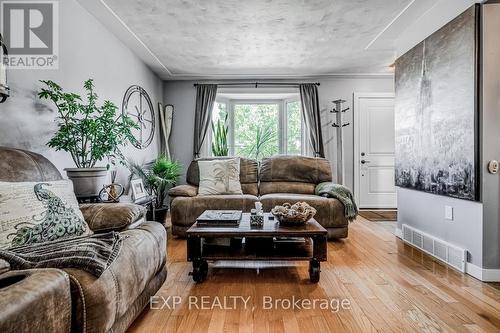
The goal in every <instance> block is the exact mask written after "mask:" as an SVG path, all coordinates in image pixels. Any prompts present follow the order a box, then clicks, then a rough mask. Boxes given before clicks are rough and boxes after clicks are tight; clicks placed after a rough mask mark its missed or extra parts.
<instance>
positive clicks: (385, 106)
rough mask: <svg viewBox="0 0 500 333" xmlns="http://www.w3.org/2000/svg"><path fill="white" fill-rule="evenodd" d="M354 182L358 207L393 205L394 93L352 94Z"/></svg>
mask: <svg viewBox="0 0 500 333" xmlns="http://www.w3.org/2000/svg"><path fill="white" fill-rule="evenodd" d="M354 104H355V106H354V115H355V119H354V122H355V124H354V145H355V147H354V150H355V151H354V174H355V176H354V182H355V184H354V186H355V190H354V191H355V196H356V199H357V202H358V206H359V207H360V208H396V186H395V183H394V95H393V94H354Z"/></svg>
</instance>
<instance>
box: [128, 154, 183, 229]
mask: <svg viewBox="0 0 500 333" xmlns="http://www.w3.org/2000/svg"><path fill="white" fill-rule="evenodd" d="M128 167H129V170H130V173H131V174H130V179H132V178H133V177H139V178H141V179H142V182H143V183H144V186H145V187H146V190H147V191H148V192H149V193H151V194H152V195H153V196H154V197H155V219H156V221H158V222H160V223H163V222H165V217H166V215H167V211H168V206H167V203H166V199H167V192H168V190H169V189H170V188H171V187H173V186H175V185H176V184H177V181H178V180H179V177H180V175H181V172H182V165H181V164H180V163H179V162H177V161H173V160H170V159H169V158H167V157H166V156H165V155H160V156H158V158H156V159H155V160H154V161H152V162H150V163H148V164H145V165H140V164H138V163H135V162H133V161H129V163H128Z"/></svg>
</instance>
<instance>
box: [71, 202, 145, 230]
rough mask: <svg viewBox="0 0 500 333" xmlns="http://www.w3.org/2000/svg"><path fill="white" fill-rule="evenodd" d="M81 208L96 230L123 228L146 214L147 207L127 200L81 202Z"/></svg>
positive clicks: (90, 224) (92, 228)
mask: <svg viewBox="0 0 500 333" xmlns="http://www.w3.org/2000/svg"><path fill="white" fill-rule="evenodd" d="M80 210H81V211H82V213H83V217H84V218H85V221H86V222H87V223H88V225H89V227H90V229H91V230H92V231H94V232H104V231H110V230H122V229H124V228H126V227H128V226H130V225H132V224H134V223H135V222H137V221H138V220H139V219H141V218H144V217H145V215H146V207H143V206H140V205H136V204H133V203H127V202H125V203H122V202H117V203H91V204H81V205H80Z"/></svg>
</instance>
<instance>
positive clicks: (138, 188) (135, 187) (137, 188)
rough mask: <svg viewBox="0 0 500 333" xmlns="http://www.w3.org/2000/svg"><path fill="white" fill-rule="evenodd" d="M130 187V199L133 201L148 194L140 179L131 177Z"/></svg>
mask: <svg viewBox="0 0 500 333" xmlns="http://www.w3.org/2000/svg"><path fill="white" fill-rule="evenodd" d="M130 188H131V189H132V200H134V201H137V200H138V199H142V198H144V197H146V196H147V195H148V194H147V192H146V190H145V189H144V184H143V183H142V179H132V180H131V181H130Z"/></svg>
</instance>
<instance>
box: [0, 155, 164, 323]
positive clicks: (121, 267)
mask: <svg viewBox="0 0 500 333" xmlns="http://www.w3.org/2000/svg"><path fill="white" fill-rule="evenodd" d="M58 179H61V175H60V173H59V171H58V170H57V169H56V168H55V167H54V165H52V164H51V163H50V162H49V161H48V160H47V159H45V158H44V157H43V156H41V155H38V154H35V153H31V152H28V151H23V150H18V149H11V148H4V147H0V181H52V180H58ZM81 208H82V213H83V215H84V218H85V220H86V221H87V223H88V224H89V227H90V228H91V229H92V230H93V231H94V232H105V231H110V230H116V231H119V232H121V233H122V234H123V235H124V236H125V237H123V243H122V247H121V250H120V254H119V255H118V257H117V258H116V259H115V260H114V261H113V263H112V264H111V266H110V267H109V268H108V269H106V270H105V271H104V273H103V274H102V275H101V276H100V277H99V278H96V277H95V276H93V275H91V274H89V273H87V272H84V271H82V270H78V269H65V270H64V271H63V270H42V269H34V270H28V271H17V272H21V273H16V272H13V271H7V272H4V273H3V274H1V275H0V281H1V280H2V277H3V276H5V275H6V274H24V273H22V272H28V273H27V274H30V275H31V277H30V279H25V280H23V281H21V282H20V284H18V285H17V288H15V289H14V288H10V287H9V288H6V289H5V290H2V289H0V295H1V297H2V299H1V300H0V312H1V313H2V315H0V331H2V332H5V331H7V332H8V331H10V330H11V331H16V332H22V331H29V330H31V331H47V332H48V331H60V332H62V331H67V330H65V329H63V328H65V327H68V325H69V326H71V331H72V332H110V331H112V332H124V331H125V330H126V329H127V328H128V326H129V325H130V324H131V323H132V322H133V321H134V319H135V318H136V317H137V316H138V315H139V314H140V313H141V311H142V310H143V309H144V307H145V306H146V305H147V304H148V302H149V298H150V296H152V295H154V294H155V293H156V291H157V290H158V289H159V288H160V287H161V285H162V284H163V282H164V281H165V279H166V275H167V271H166V267H165V262H166V232H165V228H164V226H163V225H161V224H159V223H157V222H145V221H144V214H145V211H144V208H143V207H140V206H137V205H133V204H86V205H82V207H81ZM6 270H8V268H7V269H6ZM30 272H31V273H30ZM43 272H46V273H43ZM47 272H49V273H50V274H52V276H53V279H54V281H56V279H59V280H64V279H66V280H68V281H69V282H70V289H71V291H69V287H68V288H67V290H66V289H64V283H63V282H64V281H60V284H59V285H57V284H55V282H54V283H52V284H46V285H45V288H49V289H50V290H52V292H51V291H50V290H49V291H47V295H49V296H53V297H59V298H60V300H59V301H57V302H53V303H50V304H57V306H51V307H50V308H47V307H46V306H45V305H46V304H49V303H46V301H47V300H46V298H45V297H40V298H39V297H38V295H43V294H42V293H41V292H40V291H39V285H40V281H42V280H40V279H41V278H42V277H43V276H42V275H47V274H49V273H47ZM42 273H43V274H42ZM38 275H40V276H41V277H40V279H38V278H37V276H38ZM61 276H62V277H61ZM63 278H64V279H63ZM0 283H1V282H0ZM61 284H62V286H61ZM0 286H1V285H0ZM24 298H31V299H34V301H33V304H32V305H30V306H29V307H28V308H25V309H24V310H25V311H26V310H28V312H27V315H26V319H27V320H29V321H28V322H25V323H18V324H15V323H12V322H10V319H12V318H16V317H9V316H5V315H4V314H8V313H10V312H11V311H9V309H10V310H19V308H20V307H21V306H22V304H18V302H21V301H22V299H24ZM68 299H70V301H68ZM41 310H44V311H46V312H40V311H41ZM29 313H31V315H30V314H29ZM18 318H21V317H18ZM68 318H70V319H71V323H70V324H68V323H67V321H68ZM48 322H56V324H54V326H53V327H54V328H58V329H57V330H43V329H42V330H40V329H39V328H43V327H48V326H47V325H49V324H48ZM57 322H58V323H57ZM27 323H28V324H27ZM24 324H27V325H29V328H31V329H29V330H25V329H24V327H25V326H22V325H24ZM9 325H10V326H9ZM9 328H10V330H9ZM59 328H61V329H59ZM4 329H5V330H4Z"/></svg>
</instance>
